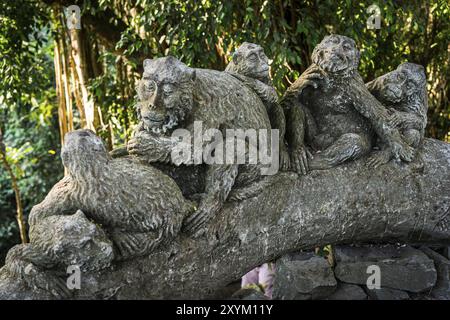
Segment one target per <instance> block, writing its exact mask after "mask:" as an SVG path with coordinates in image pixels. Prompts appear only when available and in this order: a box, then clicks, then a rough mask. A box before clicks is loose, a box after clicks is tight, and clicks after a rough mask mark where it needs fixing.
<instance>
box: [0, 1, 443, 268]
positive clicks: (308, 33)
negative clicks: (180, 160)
mask: <svg viewBox="0 0 450 320" xmlns="http://www.w3.org/2000/svg"><path fill="white" fill-rule="evenodd" d="M73 4H75V5H78V6H79V7H80V8H81V26H82V28H81V30H69V28H68V27H67V18H68V16H66V15H65V8H66V7H68V6H70V5H73ZM372 4H376V5H378V6H379V7H380V9H381V18H382V20H381V28H380V29H379V30H371V29H368V28H367V25H366V21H367V19H368V18H369V17H370V16H371V14H372V13H371V12H368V11H367V9H368V8H369V6H370V5H372ZM69 18H70V17H69ZM329 33H339V34H343V35H347V36H349V37H352V38H354V39H355V40H356V42H357V43H358V45H359V47H360V49H361V56H362V58H361V66H360V72H361V74H362V75H363V77H364V78H365V79H366V80H367V81H369V80H371V79H373V78H375V77H377V76H379V75H381V74H383V73H386V72H388V71H390V70H392V69H394V68H395V67H396V66H397V65H398V64H400V63H402V62H404V61H410V62H415V63H419V64H422V65H424V66H425V67H426V70H427V75H428V93H429V112H428V119H429V120H428V121H429V123H428V133H427V134H428V136H430V137H434V138H437V139H441V140H447V141H450V105H449V102H448V97H449V91H450V89H449V88H450V85H449V78H450V77H449V74H450V61H449V60H450V44H449V39H450V10H449V3H448V1H447V0H440V1H437V0H430V1H416V0H409V1H372V0H371V1H329V0H321V1H319V0H316V1H296V0H273V1H268V0H266V1H263V0H254V1H250V0H239V1H212V0H201V1H200V0H189V1H186V0H167V1H150V0H98V1H96V0H88V1H75V0H43V1H38V0H21V1H17V0H2V1H1V2H0V129H1V131H2V132H3V142H4V145H5V146H6V148H5V149H4V151H5V152H4V153H5V155H6V160H7V163H8V164H9V165H10V168H11V170H10V171H8V170H6V169H5V170H4V169H3V168H4V166H0V167H1V168H2V169H0V262H1V260H2V257H4V254H5V253H6V250H7V249H8V248H9V247H11V246H12V245H13V244H15V243H18V242H19V241H20V237H19V232H18V227H17V221H16V198H15V197H16V193H18V194H19V195H20V198H21V203H22V204H23V212H24V214H25V218H26V215H27V214H28V213H29V211H30V209H31V207H32V205H33V204H36V203H38V202H40V201H41V200H42V199H43V197H44V196H45V194H46V193H47V192H48V190H49V188H51V186H52V185H53V184H54V183H55V182H56V181H57V180H59V179H60V178H61V177H62V175H63V168H62V165H61V163H60V160H59V151H60V146H61V141H62V137H63V135H64V133H65V132H67V131H70V130H72V129H73V128H75V129H76V128H80V127H87V128H91V129H93V130H95V131H96V132H97V133H98V134H100V135H101V136H102V137H103V138H104V139H105V141H107V144H108V146H109V148H112V147H113V146H116V145H120V144H123V143H124V142H126V141H127V139H128V137H129V135H130V133H131V129H132V126H133V124H134V123H135V122H136V118H135V112H134V109H133V103H134V100H135V99H134V95H135V90H134V87H135V83H136V80H137V79H138V77H139V72H140V71H141V68H142V61H143V59H144V58H152V57H159V56H164V55H167V54H172V55H174V56H176V57H178V58H180V59H181V60H182V61H183V62H185V63H187V64H188V65H192V66H195V67H201V68H211V69H219V70H222V69H224V68H225V66H226V64H227V62H228V61H229V58H230V55H231V53H232V52H233V50H234V49H235V48H236V47H237V46H238V45H239V44H240V43H241V42H243V41H249V42H256V43H259V44H261V45H262V46H263V47H264V49H265V50H266V53H267V55H268V56H269V57H270V58H271V59H272V60H273V61H272V66H271V72H272V77H273V80H274V84H275V86H276V87H277V89H278V91H279V93H280V94H281V93H283V92H284V90H285V89H286V87H287V86H289V84H290V83H292V82H293V81H294V80H295V79H296V78H297V77H298V76H299V75H300V74H301V72H302V71H303V70H305V69H306V68H307V66H308V65H309V64H310V62H311V61H310V56H311V53H312V50H313V48H314V46H315V45H316V44H317V43H318V42H319V41H320V40H321V39H322V38H323V37H324V36H325V35H327V34H329ZM0 136H1V135H0ZM0 142H1V141H0ZM0 147H1V144H0ZM0 149H1V148H0ZM0 157H1V156H0ZM12 176H14V177H12ZM12 178H16V179H17V188H15V190H14V188H13V187H12V186H13V184H12ZM15 191H16V193H15ZM0 265H1V263H0Z"/></svg>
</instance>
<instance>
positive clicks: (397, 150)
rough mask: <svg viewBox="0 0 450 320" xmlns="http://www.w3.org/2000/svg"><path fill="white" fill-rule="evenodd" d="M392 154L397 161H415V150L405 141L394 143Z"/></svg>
mask: <svg viewBox="0 0 450 320" xmlns="http://www.w3.org/2000/svg"><path fill="white" fill-rule="evenodd" d="M391 147H392V154H393V156H394V158H395V159H401V160H403V161H405V162H411V161H412V160H413V159H414V148H412V147H410V146H409V145H408V144H406V143H405V142H403V141H394V142H393V143H392V145H391Z"/></svg>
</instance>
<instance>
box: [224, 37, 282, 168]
mask: <svg viewBox="0 0 450 320" xmlns="http://www.w3.org/2000/svg"><path fill="white" fill-rule="evenodd" d="M268 61H269V59H268V57H267V56H266V54H265V53H264V49H263V48H262V47H261V46H260V45H258V44H255V43H249V42H244V43H243V44H241V45H240V46H239V48H237V49H236V51H235V52H234V53H233V59H232V60H231V61H230V63H229V64H228V65H227V67H226V69H225V71H227V72H229V73H230V74H231V75H233V76H235V77H236V78H238V79H239V80H241V81H242V82H243V83H244V84H245V85H247V86H249V87H250V88H251V89H252V90H254V91H255V92H256V93H257V94H258V96H259V97H260V98H261V100H262V101H263V103H264V105H265V106H266V109H267V113H268V114H269V118H270V123H271V125H272V129H278V130H279V146H280V168H281V169H282V170H287V169H289V154H288V152H287V148H286V142H285V138H284V135H285V132H286V119H285V116H284V112H283V109H282V108H281V106H280V104H279V103H278V95H277V92H276V90H275V88H274V87H273V85H272V80H271V79H270V68H269V64H268Z"/></svg>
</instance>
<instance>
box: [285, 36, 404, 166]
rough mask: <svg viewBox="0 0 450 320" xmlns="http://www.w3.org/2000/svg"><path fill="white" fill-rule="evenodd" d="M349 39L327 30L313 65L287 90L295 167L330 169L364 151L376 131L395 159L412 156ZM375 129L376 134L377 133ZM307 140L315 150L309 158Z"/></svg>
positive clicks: (313, 57)
mask: <svg viewBox="0 0 450 320" xmlns="http://www.w3.org/2000/svg"><path fill="white" fill-rule="evenodd" d="M359 57H360V54H359V50H358V48H357V47H356V44H355V42H354V40H353V39H350V38H348V37H345V36H341V35H330V36H327V37H325V38H324V39H323V40H322V42H320V44H319V45H317V47H316V48H315V49H314V51H313V54H312V60H313V62H314V63H313V64H312V65H311V66H310V67H309V68H308V69H307V70H306V71H305V72H304V73H303V74H302V75H301V76H300V78H299V79H297V81H296V82H295V83H294V84H293V85H292V86H291V87H290V88H289V89H288V90H287V92H286V94H285V96H284V97H283V99H282V105H283V107H284V109H285V110H286V113H287V118H288V119H287V122H288V125H287V136H290V141H289V144H290V147H291V157H292V159H291V162H293V163H294V168H296V171H297V172H301V173H306V172H307V171H308V170H310V169H311V170H314V169H317V170H320V169H328V168H331V167H334V166H337V165H340V164H342V163H344V162H346V161H350V160H355V159H358V158H360V157H361V156H363V155H365V154H368V153H369V152H370V151H371V149H372V144H373V141H374V138H375V136H376V135H377V136H378V137H379V138H380V139H381V140H383V141H385V143H386V144H388V145H390V146H391V150H393V154H395V157H396V158H401V159H402V160H405V161H411V160H412V157H413V150H412V149H411V148H410V147H409V146H408V145H407V144H406V143H405V142H404V141H403V140H402V138H401V135H400V133H399V131H398V130H397V129H396V128H395V126H392V125H390V124H389V121H388V120H389V114H388V112H387V111H386V109H385V108H384V107H383V105H382V104H381V103H380V102H379V101H378V100H376V98H375V97H374V96H373V95H372V94H370V92H369V91H368V90H367V88H366V87H365V85H364V83H363V80H362V78H361V76H360V75H359V73H358V71H357V68H358V64H359ZM375 133H376V135H375ZM305 144H306V145H307V146H310V147H312V149H314V150H315V151H316V154H315V155H314V158H313V159H308V157H307V156H306V152H305V147H306V146H305Z"/></svg>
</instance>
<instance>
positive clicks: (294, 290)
mask: <svg viewBox="0 0 450 320" xmlns="http://www.w3.org/2000/svg"><path fill="white" fill-rule="evenodd" d="M336 285H337V282H336V279H335V278H334V275H333V270H332V269H331V266H330V265H329V264H328V262H327V260H325V259H324V258H322V257H320V256H317V255H315V254H313V253H302V252H299V253H294V254H289V255H286V256H283V257H282V258H281V259H279V260H278V261H277V262H276V263H275V278H274V286H273V297H274V299H283V300H292V299H298V300H306V299H322V298H325V297H327V296H329V295H330V294H331V293H333V292H334V290H335V289H336Z"/></svg>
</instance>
